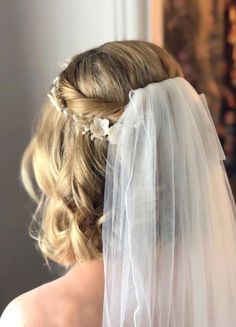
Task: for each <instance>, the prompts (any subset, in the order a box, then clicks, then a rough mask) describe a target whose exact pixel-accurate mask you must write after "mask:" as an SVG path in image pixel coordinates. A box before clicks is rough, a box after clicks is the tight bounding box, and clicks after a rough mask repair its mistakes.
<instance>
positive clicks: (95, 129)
mask: <svg viewBox="0 0 236 327" xmlns="http://www.w3.org/2000/svg"><path fill="white" fill-rule="evenodd" d="M59 82H60V78H59V76H57V77H56V78H55V79H54V81H53V83H52V88H51V93H48V97H49V99H50V102H51V103H52V104H53V106H54V107H55V108H56V109H57V110H58V111H59V112H61V113H63V115H64V117H65V118H67V117H71V118H72V119H73V120H74V122H75V123H76V124H78V123H80V118H79V117H78V116H77V115H75V114H74V113H72V112H71V110H70V109H69V108H68V107H67V105H66V103H65V101H64V100H63V98H62V96H61V92H60V88H59ZM79 116H82V114H79ZM109 123H110V122H109V120H108V119H106V118H100V117H96V116H95V117H93V122H92V124H84V123H82V126H83V131H82V134H83V135H85V134H90V139H91V140H92V141H93V140H94V138H98V139H104V138H105V139H106V140H107V141H110V142H111V143H114V144H115V143H117V137H118V133H117V128H116V127H117V126H116V124H114V125H113V126H111V127H109Z"/></svg>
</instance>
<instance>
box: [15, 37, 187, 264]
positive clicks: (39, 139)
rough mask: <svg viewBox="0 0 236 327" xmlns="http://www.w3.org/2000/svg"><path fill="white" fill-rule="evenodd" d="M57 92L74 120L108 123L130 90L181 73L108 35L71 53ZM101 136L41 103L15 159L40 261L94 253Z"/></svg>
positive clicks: (160, 56) (154, 52)
mask: <svg viewBox="0 0 236 327" xmlns="http://www.w3.org/2000/svg"><path fill="white" fill-rule="evenodd" d="M59 76H60V94H61V97H62V99H63V101H64V102H65V103H66V105H67V107H68V108H69V109H70V110H71V111H72V112H73V113H74V114H76V115H82V116H80V118H81V117H84V118H82V119H85V120H88V118H89V117H90V116H91V115H93V116H98V117H102V118H107V119H108V120H109V121H110V122H111V123H112V124H114V123H115V122H116V121H117V120H118V118H119V117H120V115H121V114H122V112H123V110H124V107H125V105H126V104H127V103H128V93H129V91H130V90H131V89H137V88H140V87H144V86H146V85H147V84H149V83H151V82H159V81H162V80H164V79H167V78H173V77H175V76H183V73H182V70H181V68H180V66H179V65H178V63H177V62H176V61H175V60H174V59H173V57H172V56H171V55H170V54H168V53H167V51H165V50H164V49H162V48H160V47H158V46H157V45H155V44H153V43H150V42H145V41H114V42H108V43H105V44H103V45H101V46H99V47H97V48H94V49H91V50H88V51H85V52H83V53H81V54H78V55H75V56H74V57H73V58H72V60H71V61H70V63H69V65H68V66H67V67H66V68H65V69H64V70H63V71H62V72H61V73H60V75H59ZM107 146H108V142H107V141H106V140H105V139H103V140H101V139H94V140H93V141H91V139H90V137H89V136H88V135H83V134H82V132H81V128H80V126H79V125H78V126H76V127H75V125H74V123H73V121H72V119H68V118H67V119H65V118H64V116H63V115H62V114H61V113H59V112H58V111H57V110H55V108H53V105H52V104H51V103H50V102H49V101H48V102H47V103H46V104H45V106H44V108H43V111H42V114H41V116H40V119H39V121H38V122H37V125H36V130H35V132H34V134H33V136H32V139H31V141H30V143H29V144H28V146H27V148H26V149H25V152H24V154H23V157H22V161H21V179H22V182H23V184H24V186H25V189H26V190H27V192H28V193H29V195H30V196H31V197H32V198H33V199H34V200H35V201H36V202H37V208H36V211H35V212H34V215H33V220H32V223H31V225H30V234H31V236H32V237H33V238H35V239H36V240H37V241H38V246H39V248H40V250H41V252H42V253H43V255H44V257H45V259H46V261H47V262H48V260H47V259H48V258H50V259H51V260H53V261H55V262H57V263H59V264H62V265H64V266H66V267H69V266H71V265H73V264H74V263H75V262H77V261H85V260H90V259H94V258H99V257H100V258H101V257H102V237H101V231H102V222H103V218H104V217H103V194H104V185H105V184H104V182H105V167H106V154H107Z"/></svg>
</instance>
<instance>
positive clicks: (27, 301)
mask: <svg viewBox="0 0 236 327" xmlns="http://www.w3.org/2000/svg"><path fill="white" fill-rule="evenodd" d="M58 280H59V279H58ZM58 280H55V281H52V282H49V283H46V284H43V285H41V286H39V287H36V288H34V289H32V290H30V291H28V292H26V293H23V294H21V295H19V296H18V297H16V298H15V299H14V300H12V301H11V302H10V303H9V304H8V305H7V307H6V308H5V310H4V311H3V313H2V316H1V318H0V327H31V326H34V327H41V326H50V325H53V322H52V323H51V322H50V319H52V317H53V315H52V314H51V313H52V312H53V311H54V310H55V309H58V308H57V307H58V306H59V305H60V304H59V303H60V301H59V299H60V297H59V296H58V295H59V290H60V288H59V287H58V284H59V283H58ZM53 309H54V310H53ZM54 317H57V315H55V316H54ZM54 319H56V318H54ZM54 325H55V326H57V324H56V321H55V324H54Z"/></svg>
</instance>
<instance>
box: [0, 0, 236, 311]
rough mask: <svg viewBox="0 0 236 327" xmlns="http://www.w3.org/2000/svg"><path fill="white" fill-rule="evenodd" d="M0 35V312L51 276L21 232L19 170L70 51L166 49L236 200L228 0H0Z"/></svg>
mask: <svg viewBox="0 0 236 327" xmlns="http://www.w3.org/2000/svg"><path fill="white" fill-rule="evenodd" d="M0 31H1V32H0V33H1V34H0V42H1V53H0V81H1V88H0V106H1V117H0V144H1V148H2V152H1V160H0V165H1V167H0V183H1V190H0V256H1V260H0V313H1V312H2V310H3V309H4V307H5V306H6V305H7V304H8V303H9V302H10V301H11V300H12V299H13V298H15V297H16V296H17V295H19V294H21V293H23V292H26V291H28V290H30V289H32V288H35V287H37V286H39V285H41V284H42V283H45V282H47V281H50V280H52V279H55V278H56V277H57V273H59V271H60V269H59V268H56V269H54V270H53V272H52V271H51V272H50V271H49V270H48V268H47V267H46V265H45V263H44V261H43V259H42V257H41V255H40V253H38V251H37V249H36V247H35V245H34V241H33V240H32V239H31V238H30V237H29V236H28V226H29V222H30V220H31V215H32V212H33V210H34V205H33V204H32V203H31V201H30V200H29V199H28V197H27V195H26V194H25V192H24V190H23V188H22V186H21V184H20V179H19V164H20V159H21V155H22V152H23V150H24V148H25V147H26V145H27V143H28V141H29V139H30V136H31V133H32V128H33V123H34V121H35V119H36V118H37V115H38V113H39V112H40V109H41V106H42V104H43V102H44V101H45V98H46V94H47V91H48V89H49V86H50V83H51V81H52V80H53V79H54V78H55V76H56V75H57V74H58V72H59V71H60V69H61V65H62V64H63V62H65V60H66V59H67V58H70V57H71V56H72V55H74V54H75V53H79V52H81V51H84V50H87V49H89V48H92V47H95V46H98V45H100V44H102V43H105V42H108V41H112V40H125V39H127V40H128V39H141V40H147V41H151V42H154V43H156V44H158V45H160V46H163V47H165V48H167V49H168V50H169V51H170V52H171V53H172V54H173V55H174V56H175V57H176V59H177V60H178V61H179V62H180V63H181V65H182V67H183V70H184V72H185V77H186V78H187V79H188V80H189V81H190V82H191V83H192V84H193V85H194V86H195V87H196V89H197V91H198V92H199V93H201V92H204V93H205V94H206V96H207V99H208V103H209V107H210V111H211V114H212V117H213V120H214V122H215V126H216V128H217V132H218V135H219V137H220V141H221V143H222V146H223V148H224V151H225V155H226V158H227V160H226V161H225V162H224V164H225V167H226V169H227V173H228V176H229V178H230V183H231V186H232V189H233V192H234V194H236V192H235V189H236V188H235V184H236V183H235V179H236V153H235V149H236V147H235V138H236V129H235V112H236V3H235V0H232V1H226V0H188V1H187V0H165V1H164V0H100V1H95V0H86V1H84V0H66V1H63V0H61V1H58V0H50V1H47V2H43V1H36V0H21V1H18V0H11V1H9V0H1V2H0Z"/></svg>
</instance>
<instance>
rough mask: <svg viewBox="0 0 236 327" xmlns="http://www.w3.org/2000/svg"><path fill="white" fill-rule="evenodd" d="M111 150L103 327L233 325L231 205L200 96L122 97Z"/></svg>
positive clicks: (139, 93)
mask: <svg viewBox="0 0 236 327" xmlns="http://www.w3.org/2000/svg"><path fill="white" fill-rule="evenodd" d="M129 99H130V101H129V103H128V104H127V106H126V108H125V111H124V113H123V114H122V116H121V117H120V119H119V121H118V122H117V123H116V126H117V131H118V133H117V135H118V138H117V143H116V144H114V143H109V146H108V155H107V166H106V179H105V194H104V215H105V221H104V223H103V229H102V240H103V259H104V273H105V287H104V303H103V327H108V326H109V327H118V326H119V327H121V326H126V327H132V326H138V327H149V326H156V327H233V326H236V226H235V217H236V210H235V203H234V199H233V196H232V192H231V188H230V185H229V182H228V178H227V175H226V172H225V168H224V164H223V160H225V155H224V152H223V149H222V147H221V144H220V142H219V139H218V136H217V133H216V130H215V127H214V124H213V121H212V119H211V115H210V112H209V109H208V106H207V103H206V100H205V97H204V95H199V94H197V92H196V91H195V90H194V88H193V87H192V86H191V85H190V84H189V83H188V82H187V81H186V80H185V79H184V78H181V77H176V78H173V79H167V80H164V81H162V82H159V83H150V84H148V85H147V86H146V87H144V88H139V89H136V90H132V91H130V92H129Z"/></svg>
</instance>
